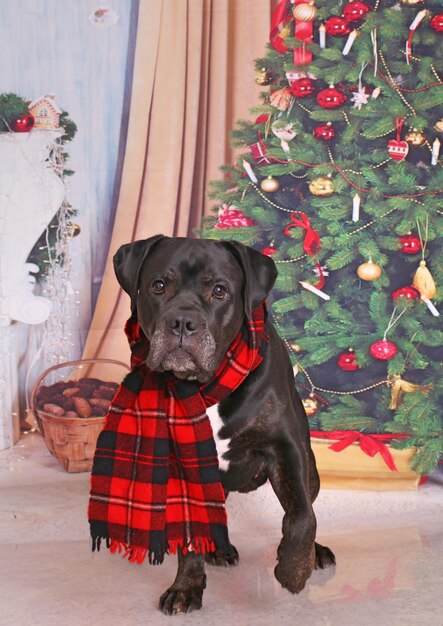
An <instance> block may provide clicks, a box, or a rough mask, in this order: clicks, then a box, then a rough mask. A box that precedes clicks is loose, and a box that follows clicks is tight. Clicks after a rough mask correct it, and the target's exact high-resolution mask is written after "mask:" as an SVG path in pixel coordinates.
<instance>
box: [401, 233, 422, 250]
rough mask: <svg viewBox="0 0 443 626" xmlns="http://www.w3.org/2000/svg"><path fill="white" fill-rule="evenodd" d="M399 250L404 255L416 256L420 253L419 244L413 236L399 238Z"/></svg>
mask: <svg viewBox="0 0 443 626" xmlns="http://www.w3.org/2000/svg"><path fill="white" fill-rule="evenodd" d="M400 246H401V248H400V250H401V251H402V252H403V253H404V254H418V253H419V252H420V251H421V242H420V239H419V238H418V237H416V236H415V235H411V234H409V235H405V236H404V237H400Z"/></svg>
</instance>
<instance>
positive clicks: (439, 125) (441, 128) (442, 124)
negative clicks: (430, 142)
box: [434, 118, 443, 133]
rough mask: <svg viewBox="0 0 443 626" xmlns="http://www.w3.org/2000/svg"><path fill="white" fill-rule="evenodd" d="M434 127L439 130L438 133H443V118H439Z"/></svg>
mask: <svg viewBox="0 0 443 626" xmlns="http://www.w3.org/2000/svg"><path fill="white" fill-rule="evenodd" d="M434 129H435V130H436V131H437V133H443V118H442V119H441V120H438V122H435V124H434Z"/></svg>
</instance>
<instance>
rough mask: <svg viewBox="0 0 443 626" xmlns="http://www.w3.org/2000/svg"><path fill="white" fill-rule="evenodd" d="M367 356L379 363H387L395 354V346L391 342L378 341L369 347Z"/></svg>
mask: <svg viewBox="0 0 443 626" xmlns="http://www.w3.org/2000/svg"><path fill="white" fill-rule="evenodd" d="M369 354H370V355H371V356H372V357H374V359H378V360H379V361H388V360H389V359H392V357H394V356H395V355H396V354H397V346H396V345H395V343H392V341H387V340H386V339H380V341H376V342H375V343H373V344H372V345H371V346H370V347H369Z"/></svg>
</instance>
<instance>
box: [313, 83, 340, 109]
mask: <svg viewBox="0 0 443 626" xmlns="http://www.w3.org/2000/svg"><path fill="white" fill-rule="evenodd" d="M346 100H347V96H346V94H345V93H344V92H343V91H342V90H341V89H336V88H335V87H328V88H327V89H322V90H321V91H319V92H318V94H317V103H318V104H319V105H320V106H321V107H322V109H336V108H337V107H339V106H341V105H342V104H344V103H345V102H346Z"/></svg>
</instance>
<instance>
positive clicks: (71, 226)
mask: <svg viewBox="0 0 443 626" xmlns="http://www.w3.org/2000/svg"><path fill="white" fill-rule="evenodd" d="M81 231H82V229H81V228H80V226H79V225H78V224H75V223H74V222H69V223H68V224H66V236H67V237H77V236H78V235H80V233H81Z"/></svg>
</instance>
